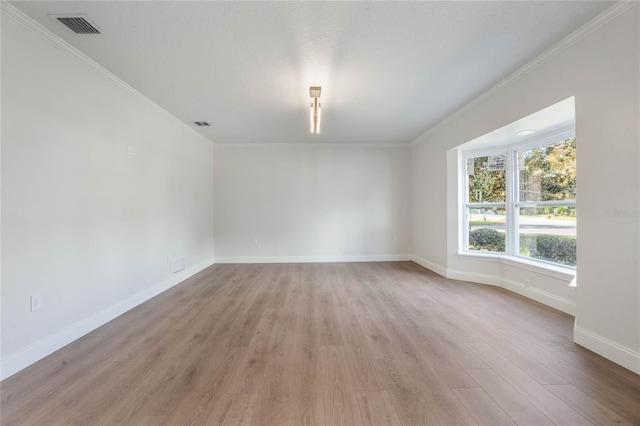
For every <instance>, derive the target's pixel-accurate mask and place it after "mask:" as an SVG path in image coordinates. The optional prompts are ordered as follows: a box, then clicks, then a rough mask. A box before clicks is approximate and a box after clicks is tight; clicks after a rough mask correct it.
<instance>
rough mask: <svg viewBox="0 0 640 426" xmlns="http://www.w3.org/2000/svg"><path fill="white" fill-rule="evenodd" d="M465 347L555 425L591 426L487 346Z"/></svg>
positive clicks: (480, 344) (470, 345) (471, 345)
mask: <svg viewBox="0 0 640 426" xmlns="http://www.w3.org/2000/svg"><path fill="white" fill-rule="evenodd" d="M467 346H468V347H469V348H470V349H471V350H473V351H474V352H475V353H477V354H478V355H479V356H481V357H482V359H484V360H485V362H487V364H489V365H490V366H491V368H492V369H493V370H495V371H496V373H498V374H499V375H500V376H502V378H503V379H505V380H506V381H507V382H509V384H510V385H511V386H512V387H513V388H514V389H516V390H517V391H518V392H520V393H521V394H522V395H523V396H524V397H525V398H527V399H528V400H529V401H530V402H531V403H532V404H533V405H534V406H535V407H536V408H537V409H538V410H540V411H541V412H542V413H544V415H545V416H547V417H548V418H549V419H551V421H553V422H554V423H555V424H556V425H591V424H592V423H591V422H589V421H588V420H587V419H586V418H584V417H583V416H581V415H580V414H579V413H578V412H577V411H575V410H574V409H573V408H571V407H570V406H569V405H567V404H565V403H564V402H563V401H562V400H561V399H560V398H558V397H557V396H555V395H554V394H553V393H551V392H549V391H548V390H547V389H546V388H545V387H544V386H543V385H541V384H540V383H538V382H537V381H535V380H534V379H533V378H532V377H531V376H529V375H528V374H527V373H526V372H524V371H523V370H521V369H520V368H518V367H517V366H515V365H514V364H512V363H511V362H510V361H508V360H507V359H506V358H505V357H503V356H502V355H500V354H499V353H498V352H496V351H495V350H494V349H493V348H491V346H490V345H489V344H487V343H467Z"/></svg>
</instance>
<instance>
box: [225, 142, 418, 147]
mask: <svg viewBox="0 0 640 426" xmlns="http://www.w3.org/2000/svg"><path fill="white" fill-rule="evenodd" d="M213 146H215V147H220V148H405V149H406V148H409V145H408V144H406V143H397V144H392V143H339V142H330V143H321V142H311V143H304V142H303V143H295V142H291V143H286V142H281V143H271V142H264V143H260V142H256V143H230V142H215V143H214V144H213Z"/></svg>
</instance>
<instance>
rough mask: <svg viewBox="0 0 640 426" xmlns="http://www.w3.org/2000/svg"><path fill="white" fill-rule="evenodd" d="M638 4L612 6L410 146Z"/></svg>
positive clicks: (635, 1)
mask: <svg viewBox="0 0 640 426" xmlns="http://www.w3.org/2000/svg"><path fill="white" fill-rule="evenodd" d="M638 4H639V2H638V0H622V1H618V2H616V3H615V4H614V5H613V6H611V7H610V8H608V9H607V10H605V11H604V12H602V13H601V14H600V15H598V16H596V17H595V18H593V19H592V20H591V21H589V22H587V23H586V24H585V25H583V26H582V27H580V28H578V29H577V30H576V31H574V32H573V33H571V34H570V35H568V36H567V37H565V38H564V39H562V40H561V41H560V42H558V43H556V44H555V45H553V46H552V47H551V48H549V49H547V50H546V51H544V52H543V53H541V54H540V55H538V56H537V57H536V58H534V59H533V60H532V61H530V62H528V63H527V64H526V65H524V66H522V67H521V68H519V69H518V70H517V71H515V72H514V73H513V74H511V75H509V76H508V77H507V78H505V79H504V80H502V81H500V82H499V83H497V84H495V85H494V86H492V87H490V88H489V89H488V90H487V91H485V92H484V93H482V94H481V95H480V96H478V97H476V98H474V99H473V100H471V101H470V102H469V103H467V104H466V105H464V106H463V107H462V108H460V109H458V110H457V111H456V112H454V113H452V114H451V115H449V116H448V117H446V118H444V119H443V120H441V121H440V122H438V123H437V124H436V125H434V126H432V127H431V128H430V129H429V130H427V131H426V132H425V133H423V134H422V135H420V136H419V137H417V138H416V139H414V140H413V141H412V142H411V143H409V146H415V145H418V144H419V143H421V142H422V141H423V140H424V139H426V138H428V137H429V136H431V135H433V134H434V133H435V132H437V131H438V130H440V129H441V128H442V127H444V126H446V125H447V124H449V123H450V122H451V121H453V120H455V119H457V118H459V117H461V116H462V115H464V114H465V113H466V112H467V111H469V110H470V109H472V108H474V107H476V106H478V105H480V104H481V103H483V102H484V101H486V100H487V99H489V98H491V97H492V96H494V95H495V94H497V93H498V92H500V91H501V90H503V89H504V88H506V87H508V86H510V85H511V84H513V83H514V82H516V81H517V80H519V79H521V78H522V77H524V76H525V75H527V74H529V73H530V72H531V71H533V70H534V69H536V68H538V67H539V66H541V65H542V64H544V63H545V62H547V61H549V60H550V59H552V58H554V57H555V56H556V55H558V54H559V53H561V52H563V51H564V50H566V49H568V48H569V47H571V46H573V45H574V44H576V43H577V42H578V41H580V40H582V39H583V38H585V37H586V36H588V35H589V34H591V33H592V32H594V31H596V30H597V29H598V28H600V27H602V26H603V25H605V24H606V23H608V22H609V21H611V20H613V19H615V18H616V17H618V16H619V15H621V14H622V13H624V12H626V11H627V10H629V9H630V8H632V7H633V6H635V5H638Z"/></svg>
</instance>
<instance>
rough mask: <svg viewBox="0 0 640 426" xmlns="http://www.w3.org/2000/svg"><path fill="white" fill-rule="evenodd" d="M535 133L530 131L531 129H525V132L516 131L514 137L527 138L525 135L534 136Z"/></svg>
mask: <svg viewBox="0 0 640 426" xmlns="http://www.w3.org/2000/svg"><path fill="white" fill-rule="evenodd" d="M535 132H536V131H535V130H531V129H527V130H518V131H517V132H516V135H518V136H527V135H532V134H534V133H535Z"/></svg>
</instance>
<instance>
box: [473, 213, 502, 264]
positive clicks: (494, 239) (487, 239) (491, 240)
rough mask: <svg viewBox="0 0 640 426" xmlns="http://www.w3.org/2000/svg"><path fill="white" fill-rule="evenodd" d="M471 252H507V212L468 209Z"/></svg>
mask: <svg viewBox="0 0 640 426" xmlns="http://www.w3.org/2000/svg"><path fill="white" fill-rule="evenodd" d="M468 209H469V210H468V215H469V216H468V217H469V247H468V249H469V250H478V251H493V252H498V253H504V251H505V233H504V231H505V210H504V207H497V208H477V207H476V208H474V207H469V208H468Z"/></svg>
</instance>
